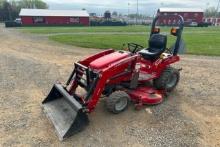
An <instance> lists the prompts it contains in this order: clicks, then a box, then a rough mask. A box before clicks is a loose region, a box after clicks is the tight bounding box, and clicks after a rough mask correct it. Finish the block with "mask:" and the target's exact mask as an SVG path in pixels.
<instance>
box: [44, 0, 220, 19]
mask: <svg viewBox="0 0 220 147" xmlns="http://www.w3.org/2000/svg"><path fill="white" fill-rule="evenodd" d="M43 1H45V2H47V3H48V4H49V9H67V10H69V9H82V8H85V9H86V10H87V11H88V12H89V13H92V12H95V13H97V14H98V15H99V14H103V12H104V11H105V10H110V11H111V12H113V11H117V12H118V13H122V14H128V13H130V14H131V13H136V11H137V0H43ZM138 1H139V13H140V14H145V15H149V16H152V15H154V13H155V12H156V11H157V9H158V8H159V7H174V8H175V7H180V8H181V7H182V8H202V9H206V8H207V7H211V6H214V7H217V4H218V1H219V0H138Z"/></svg>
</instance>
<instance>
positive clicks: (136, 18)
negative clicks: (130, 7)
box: [136, 0, 139, 25]
mask: <svg viewBox="0 0 220 147" xmlns="http://www.w3.org/2000/svg"><path fill="white" fill-rule="evenodd" d="M138 15H139V6H138V0H137V14H136V25H137V24H138Z"/></svg>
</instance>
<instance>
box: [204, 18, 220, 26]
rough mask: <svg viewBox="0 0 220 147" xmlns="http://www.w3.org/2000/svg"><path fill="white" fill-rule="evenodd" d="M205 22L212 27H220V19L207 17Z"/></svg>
mask: <svg viewBox="0 0 220 147" xmlns="http://www.w3.org/2000/svg"><path fill="white" fill-rule="evenodd" d="M204 22H206V23H210V24H211V25H215V26H220V17H218V18H216V17H206V18H204Z"/></svg>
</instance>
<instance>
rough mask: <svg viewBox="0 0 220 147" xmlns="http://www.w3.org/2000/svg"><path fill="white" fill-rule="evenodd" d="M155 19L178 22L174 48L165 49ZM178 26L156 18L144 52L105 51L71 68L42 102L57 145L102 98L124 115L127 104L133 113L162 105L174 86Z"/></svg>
mask: <svg viewBox="0 0 220 147" xmlns="http://www.w3.org/2000/svg"><path fill="white" fill-rule="evenodd" d="M160 17H165V19H166V17H176V18H178V19H179V25H178V27H173V28H172V29H171V35H173V36H175V37H176V42H175V44H174V47H173V49H168V48H167V36H166V35H164V34H161V33H160V28H159V27H157V26H156V24H157V21H158V20H159V18H160ZM183 24H184V21H183V18H182V17H181V16H179V15H166V16H158V17H156V18H155V19H154V21H153V24H152V29H151V33H150V39H149V47H148V48H144V47H143V46H140V45H138V44H135V43H128V51H114V50H112V49H109V50H105V51H103V52H100V53H98V54H95V55H92V56H90V57H88V58H86V59H84V60H81V61H79V62H77V63H75V67H74V70H73V72H72V74H71V76H70V77H69V79H68V81H67V83H66V85H62V84H60V83H57V84H55V85H54V87H53V88H52V90H51V91H50V93H49V95H48V96H47V98H46V99H45V100H44V101H43V102H42V103H43V104H42V105H43V110H44V112H45V113H46V114H47V116H48V118H49V119H50V120H51V121H52V123H53V124H54V126H55V128H56V131H57V134H58V136H59V138H60V140H63V139H64V138H66V137H69V136H71V135H73V134H74V133H76V132H79V131H81V130H82V129H84V128H85V126H86V125H87V124H88V122H89V120H88V114H89V113H91V112H92V111H93V110H94V109H95V107H96V105H97V102H98V101H99V99H100V96H101V95H104V96H105V97H106V107H107V109H108V110H109V111H111V112H113V113H120V112H122V111H123V110H125V109H126V108H127V106H128V103H129V101H131V102H133V103H134V104H135V106H136V108H140V106H142V105H144V104H150V105H154V104H159V103H161V102H162V101H163V98H164V96H165V95H166V93H168V92H171V91H172V90H173V89H174V88H175V87H176V85H177V84H178V82H179V78H180V73H179V69H175V68H173V67H171V64H173V63H175V62H178V61H179V60H180V57H179V56H178V55H177V54H178V51H179V48H180V41H181V35H182V31H183Z"/></svg>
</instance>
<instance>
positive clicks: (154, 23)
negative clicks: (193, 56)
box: [150, 15, 184, 55]
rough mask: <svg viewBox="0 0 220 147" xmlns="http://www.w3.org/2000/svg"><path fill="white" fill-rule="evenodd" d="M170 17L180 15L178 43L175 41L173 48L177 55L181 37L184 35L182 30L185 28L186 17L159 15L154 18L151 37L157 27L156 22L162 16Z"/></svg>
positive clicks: (174, 53)
mask: <svg viewBox="0 0 220 147" xmlns="http://www.w3.org/2000/svg"><path fill="white" fill-rule="evenodd" d="M170 17H178V19H179V26H178V27H179V32H178V35H177V36H176V43H175V49H174V50H173V55H177V53H178V51H179V46H180V41H181V37H182V32H183V28H184V19H183V17H182V16H181V15H158V16H157V17H155V18H154V20H153V23H152V27H151V33H150V37H151V36H152V35H153V30H154V28H155V27H156V23H157V21H158V20H159V19H160V18H170Z"/></svg>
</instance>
